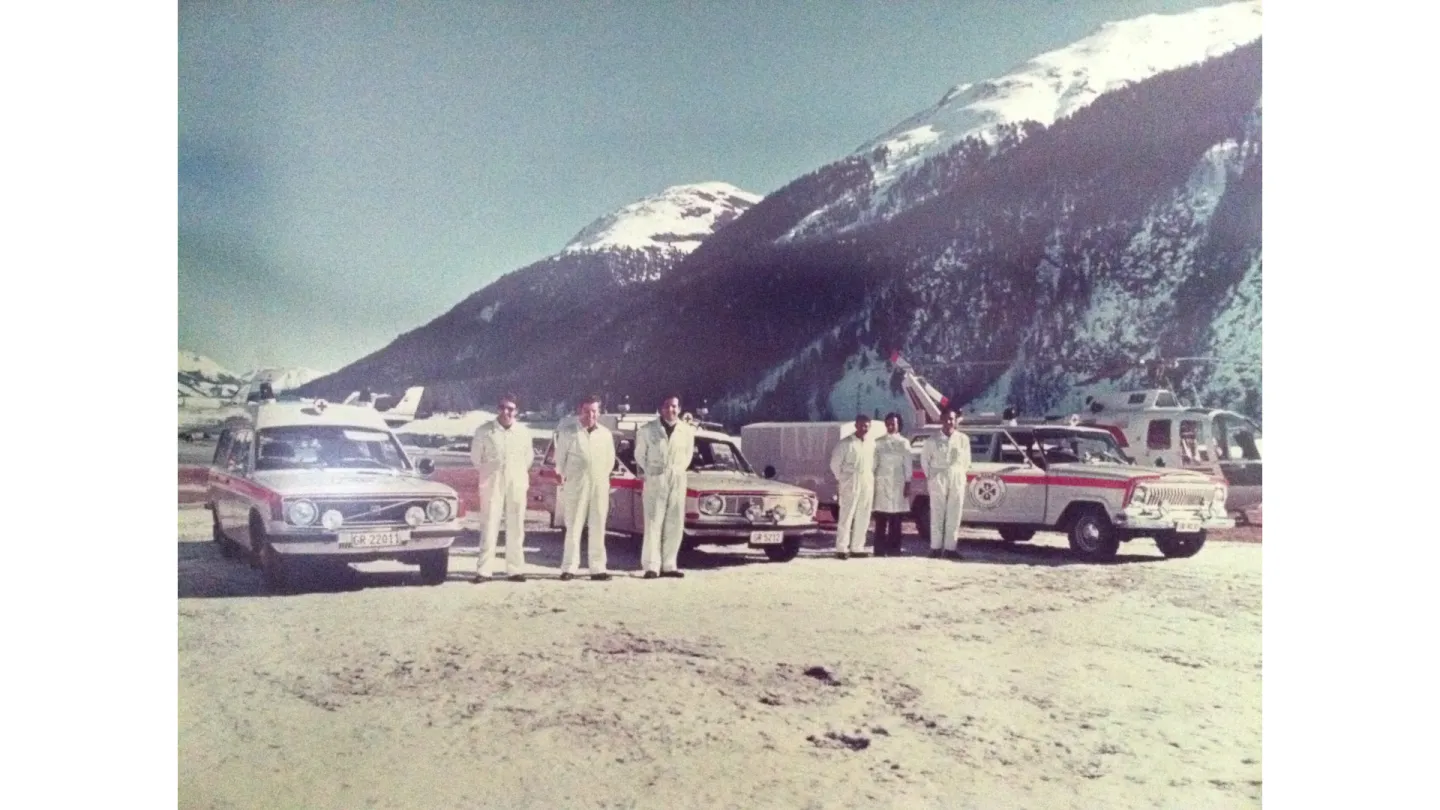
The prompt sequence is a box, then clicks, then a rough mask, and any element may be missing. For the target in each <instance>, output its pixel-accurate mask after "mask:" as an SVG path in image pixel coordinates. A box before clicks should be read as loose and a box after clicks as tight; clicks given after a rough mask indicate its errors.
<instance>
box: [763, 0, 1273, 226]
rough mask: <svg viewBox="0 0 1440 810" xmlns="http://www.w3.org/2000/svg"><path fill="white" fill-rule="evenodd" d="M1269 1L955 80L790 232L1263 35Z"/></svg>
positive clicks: (880, 206)
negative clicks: (953, 159)
mask: <svg viewBox="0 0 1440 810" xmlns="http://www.w3.org/2000/svg"><path fill="white" fill-rule="evenodd" d="M1260 5H1261V4H1260V0H1247V2H1239V3H1230V4H1228V5H1223V6H1213V7H1209V8H1199V9H1195V10H1193V11H1188V12H1184V13H1180V14H1147V15H1145V16H1143V17H1136V18H1134V19H1130V20H1123V21H1119V22H1112V23H1106V24H1105V25H1103V26H1101V28H1100V30H1098V31H1096V32H1095V33H1094V34H1091V35H1090V36H1088V37H1085V38H1084V39H1081V40H1079V41H1078V42H1074V43H1072V44H1070V45H1067V46H1065V47H1063V48H1059V49H1057V50H1054V51H1050V52H1049V53H1044V54H1041V55H1039V56H1037V57H1035V58H1033V59H1031V60H1029V61H1027V62H1025V63H1023V64H1021V65H1019V66H1017V67H1015V68H1014V69H1013V70H1011V71H1010V72H1008V73H1006V74H1005V75H1003V76H999V77H996V78H993V79H987V80H985V81H980V82H974V83H969V84H961V85H957V86H955V87H952V88H951V89H950V90H949V91H948V92H946V93H945V95H944V96H943V97H942V98H941V99H940V101H939V102H937V103H936V104H935V105H934V106H933V107H930V108H929V109H926V110H922V111H921V112H919V113H916V114H915V115H914V116H911V117H910V118H908V119H906V120H905V121H903V122H901V123H900V124H897V125H896V126H894V127H892V128H891V129H889V130H887V131H886V132H884V133H883V134H881V135H880V136H878V137H876V138H873V139H871V140H869V141H867V142H866V143H865V144H863V145H862V146H861V147H860V148H859V149H858V150H856V153H855V155H856V156H857V157H859V158H861V159H863V160H864V162H865V164H866V166H867V168H868V169H869V171H868V173H867V174H868V177H866V178H865V179H866V182H864V183H862V184H857V185H856V186H855V187H854V188H851V189H847V190H846V192H845V193H844V194H841V195H839V196H838V198H837V199H835V200H832V201H830V202H828V203H827V204H825V205H822V206H820V207H819V208H817V209H816V210H815V211H813V212H811V213H810V214H809V215H808V216H806V217H805V218H804V219H802V220H801V221H800V222H799V223H798V224H797V225H796V226H795V228H794V229H792V230H791V231H790V232H788V233H786V234H785V235H784V236H783V237H782V240H789V239H813V238H816V237H818V236H823V235H826V234H836V233H844V232H847V231H850V230H853V229H854V228H857V227H860V226H862V225H865V224H867V223H870V222H873V221H875V220H876V219H883V218H888V217H892V216H894V215H896V214H898V213H899V212H901V211H903V210H905V209H906V208H908V207H910V206H912V205H915V204H917V203H919V202H922V201H924V200H925V199H928V198H929V197H930V196H932V194H931V193H927V192H933V190H931V189H925V190H922V192H921V193H918V194H916V193H913V192H914V189H913V188H911V189H909V191H910V192H911V193H905V192H906V190H907V188H906V185H907V184H906V183H905V182H904V181H905V180H906V178H907V177H908V176H910V175H911V174H912V173H913V172H915V171H916V170H919V169H921V168H922V167H923V166H924V165H925V164H926V162H928V161H929V160H931V159H932V158H935V157H937V156H939V155H941V154H943V153H944V152H946V151H947V150H950V149H952V148H955V147H956V146H957V145H960V144H964V142H965V141H967V140H973V142H974V144H973V145H974V147H976V148H981V149H984V148H988V149H989V150H990V151H993V150H994V148H995V147H996V146H997V144H998V143H999V142H1000V141H1001V139H1002V138H1003V134H1004V133H1005V132H1006V130H1007V128H1013V127H1017V126H1019V125H1021V124H1023V123H1025V122H1033V123H1038V124H1040V125H1042V126H1047V127H1048V126H1050V125H1051V124H1054V123H1055V122H1056V121H1059V120H1061V119H1063V118H1065V117H1067V116H1070V115H1072V114H1074V113H1075V112H1076V111H1078V110H1080V109H1083V108H1084V107H1086V106H1088V105H1089V104H1090V103H1092V102H1093V101H1095V99H1097V98H1099V97H1100V96H1101V95H1103V94H1105V93H1109V92H1112V91H1115V90H1118V89H1120V88H1122V87H1127V86H1130V85H1133V84H1135V83H1136V82H1140V81H1144V80H1145V79H1148V78H1150V77H1152V76H1156V75H1158V74H1160V73H1164V72H1166V71H1169V70H1175V69H1176V68H1180V67H1185V66H1187V65H1194V64H1198V63H1200V62H1203V61H1205V60H1207V59H1213V58H1215V57H1217V56H1221V55H1224V54H1226V53H1229V52H1230V51H1233V50H1234V49H1235V48H1237V47H1239V46H1241V45H1245V44H1248V43H1251V42H1254V41H1256V40H1257V39H1259V38H1260V34H1261V25H1260V22H1261V12H1260ZM1021 131H1022V132H1023V130H1021Z"/></svg>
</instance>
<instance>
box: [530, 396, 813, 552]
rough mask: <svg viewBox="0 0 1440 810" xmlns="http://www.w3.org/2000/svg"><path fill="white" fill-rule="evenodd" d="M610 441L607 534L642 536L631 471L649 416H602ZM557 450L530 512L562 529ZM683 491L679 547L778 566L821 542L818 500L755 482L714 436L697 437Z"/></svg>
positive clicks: (730, 444)
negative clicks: (745, 554)
mask: <svg viewBox="0 0 1440 810" xmlns="http://www.w3.org/2000/svg"><path fill="white" fill-rule="evenodd" d="M600 418H601V420H602V421H603V422H604V423H605V425H606V427H608V428H610V431H611V432H612V433H613V434H614V435H615V471H614V472H613V473H612V474H611V476H610V514H609V517H608V519H607V520H606V525H605V528H606V530H608V531H611V532H619V533H624V534H631V535H637V536H638V535H640V534H643V533H644V530H645V512H644V508H643V505H642V503H641V487H642V482H641V480H640V478H639V476H638V474H637V472H636V468H635V430H636V429H637V428H638V427H639V426H640V425H641V424H644V423H645V422H646V421H648V420H650V419H654V418H656V417H655V416H654V415H653V414H648V415H640V416H633V415H628V416H623V417H622V416H619V415H616V414H603V415H602V416H601V417H600ZM556 478H557V476H556V473H555V448H554V445H553V444H552V445H551V447H550V448H549V450H548V451H547V452H546V454H545V457H544V459H543V460H542V461H541V462H540V463H539V464H538V466H537V467H535V468H532V471H531V477H530V504H531V508H537V509H544V510H545V511H548V512H549V513H550V515H551V525H552V526H556V527H559V526H561V525H563V522H564V516H563V515H562V514H561V510H560V509H559V508H558V507H557V501H556V492H555V490H556V483H555V482H556ZM686 485H687V486H686V491H685V541H684V542H685V544H686V545H687V546H695V545H748V546H750V547H752V548H759V549H762V550H763V551H764V552H765V555H766V556H767V557H769V558H770V559H771V560H774V561H776V562H787V561H789V560H792V559H794V558H795V557H796V556H797V555H798V554H799V553H800V546H801V543H802V541H803V539H804V538H805V537H807V536H809V535H814V534H819V533H820V526H819V524H818V523H817V522H816V516H815V513H816V511H817V508H818V498H817V497H816V495H815V493H814V492H812V491H811V490H808V489H805V488H803V487H798V486H794V485H791V484H786V483H782V482H780V481H772V480H769V479H766V478H763V477H761V476H760V475H759V474H757V473H756V472H755V471H754V470H753V469H751V467H750V464H749V462H747V461H746V460H745V456H744V454H742V453H741V452H740V447H739V445H738V444H737V443H736V442H735V439H734V438H733V437H731V436H728V435H726V434H724V433H719V432H716V431H712V430H703V429H702V430H696V431H695V455H694V456H693V457H692V459H691V462H690V470H689V475H688V476H687V481H686Z"/></svg>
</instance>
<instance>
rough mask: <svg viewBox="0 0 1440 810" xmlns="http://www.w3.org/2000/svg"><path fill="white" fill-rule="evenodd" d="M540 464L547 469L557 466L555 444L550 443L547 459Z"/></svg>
mask: <svg viewBox="0 0 1440 810" xmlns="http://www.w3.org/2000/svg"><path fill="white" fill-rule="evenodd" d="M540 463H541V464H542V465H544V466H546V467H554V466H555V442H553V441H552V442H550V446H549V447H547V448H545V458H544V460H542V461H541V462H540Z"/></svg>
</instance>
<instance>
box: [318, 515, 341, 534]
mask: <svg viewBox="0 0 1440 810" xmlns="http://www.w3.org/2000/svg"><path fill="white" fill-rule="evenodd" d="M344 524H345V516H344V515H342V514H340V510H339V509H326V510H325V514H323V515H321V516H320V525H321V526H324V527H325V528H326V529H327V530H328V531H332V532H333V531H335V530H336V529H338V528H340V527H341V526H343V525H344Z"/></svg>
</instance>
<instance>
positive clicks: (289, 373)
mask: <svg viewBox="0 0 1440 810" xmlns="http://www.w3.org/2000/svg"><path fill="white" fill-rule="evenodd" d="M324 376H325V372H323V371H316V370H315V369H313V368H262V369H256V370H254V371H251V372H249V373H247V374H246V375H245V377H244V380H245V382H246V383H253V384H256V385H258V384H260V383H262V382H268V383H270V388H271V390H273V391H274V392H275V393H277V394H278V393H280V392H281V391H288V390H290V389H291V388H299V387H300V386H302V385H304V384H305V383H308V382H310V381H311V380H318V379H319V378H321V377H324Z"/></svg>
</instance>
